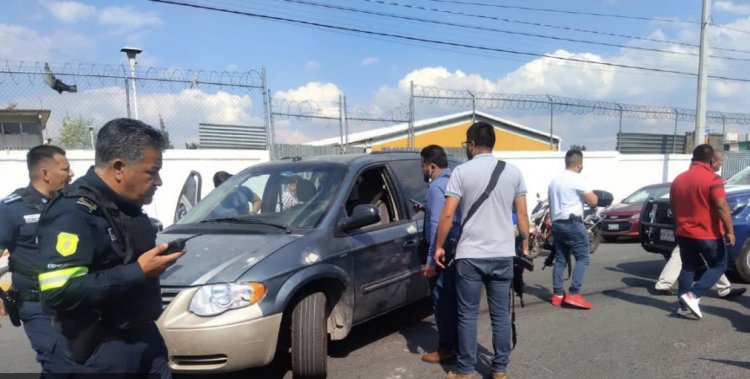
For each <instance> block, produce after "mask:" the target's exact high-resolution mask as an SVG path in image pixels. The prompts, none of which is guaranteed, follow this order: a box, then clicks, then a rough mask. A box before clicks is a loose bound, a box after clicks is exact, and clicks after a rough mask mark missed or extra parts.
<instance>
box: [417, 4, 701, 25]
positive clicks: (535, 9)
mask: <svg viewBox="0 0 750 379" xmlns="http://www.w3.org/2000/svg"><path fill="white" fill-rule="evenodd" d="M428 1H432V2H436V3H450V4H460V5H476V6H480V7H493V8H503V9H519V10H524V11H534V12H549V13H565V14H574V15H583V16H596V17H610V18H624V19H630V20H643V21H659V22H671V23H678V24H697V25H700V22H696V21H684V20H674V19H668V18H658V17H643V16H628V15H622V14H615V13H596V12H581V11H569V10H563V9H551V8H532V7H522V6H515V5H502V4H494V3H493V4H488V3H480V2H474V1H456V0H428Z"/></svg>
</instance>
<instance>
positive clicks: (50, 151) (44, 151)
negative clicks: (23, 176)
mask: <svg viewBox="0 0 750 379" xmlns="http://www.w3.org/2000/svg"><path fill="white" fill-rule="evenodd" d="M55 155H63V156H64V155H65V150H63V149H62V148H60V147H57V146H54V145H39V146H35V147H32V148H31V150H29V152H28V153H26V168H28V169H29V172H31V171H33V170H34V169H36V168H37V167H38V166H39V163H41V162H42V161H43V160H45V159H54V156H55Z"/></svg>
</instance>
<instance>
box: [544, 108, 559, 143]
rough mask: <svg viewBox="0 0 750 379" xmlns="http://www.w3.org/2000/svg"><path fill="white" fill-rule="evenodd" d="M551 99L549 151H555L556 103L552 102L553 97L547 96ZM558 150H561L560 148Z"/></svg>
mask: <svg viewBox="0 0 750 379" xmlns="http://www.w3.org/2000/svg"><path fill="white" fill-rule="evenodd" d="M546 96H547V99H549V149H550V150H554V149H555V137H554V133H553V130H554V119H555V102H554V101H552V96H550V95H546ZM558 150H560V149H559V148H558Z"/></svg>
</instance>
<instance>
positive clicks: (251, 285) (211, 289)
mask: <svg viewBox="0 0 750 379" xmlns="http://www.w3.org/2000/svg"><path fill="white" fill-rule="evenodd" d="M265 294H266V286H265V285H264V284H263V283H257V282H243V283H221V284H209V285H205V286H201V287H200V288H198V291H197V292H196V293H195V295H193V299H192V300H191V301H190V306H189V307H188V309H189V310H190V312H193V313H195V314H196V315H198V316H216V315H219V314H222V313H224V312H226V311H228V310H231V309H238V308H243V307H247V306H249V305H253V304H255V303H257V302H259V301H260V300H261V299H263V296H265Z"/></svg>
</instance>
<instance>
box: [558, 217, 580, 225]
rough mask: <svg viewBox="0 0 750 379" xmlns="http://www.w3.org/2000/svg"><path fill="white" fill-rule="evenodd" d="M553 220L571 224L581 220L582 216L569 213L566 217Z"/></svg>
mask: <svg viewBox="0 0 750 379" xmlns="http://www.w3.org/2000/svg"><path fill="white" fill-rule="evenodd" d="M553 222H559V223H563V224H573V223H576V222H583V218H581V217H580V216H575V215H570V217H568V218H564V219H562V220H555V221H553Z"/></svg>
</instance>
